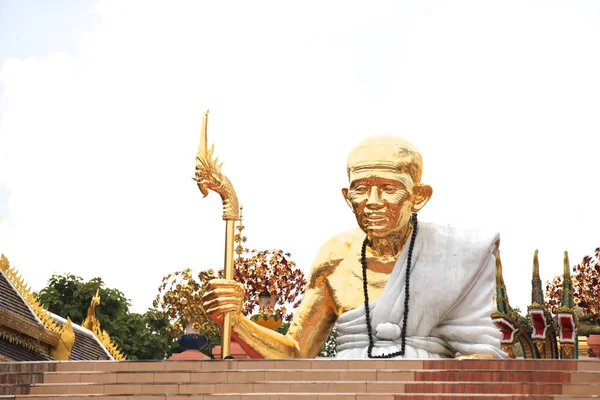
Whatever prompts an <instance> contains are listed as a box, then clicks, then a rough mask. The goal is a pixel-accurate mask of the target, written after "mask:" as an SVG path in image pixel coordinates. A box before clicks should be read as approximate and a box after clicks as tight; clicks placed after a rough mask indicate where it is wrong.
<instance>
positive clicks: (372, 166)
mask: <svg viewBox="0 0 600 400" xmlns="http://www.w3.org/2000/svg"><path fill="white" fill-rule="evenodd" d="M422 169H423V160H422V158H421V153H419V151H418V150H417V149H416V147H415V146H413V145H412V144H410V143H409V142H407V141H406V140H404V139H401V138H399V137H394V136H380V137H373V138H369V139H367V140H365V141H363V142H362V143H361V144H359V145H358V146H357V147H355V148H354V149H353V150H352V151H351V152H350V155H349V156H348V162H347V171H348V179H349V180H350V181H351V182H352V181H353V180H355V179H357V178H360V177H362V176H367V175H369V174H370V173H371V172H373V171H378V172H379V173H382V172H383V173H385V174H386V175H389V177H390V178H392V179H394V178H395V179H399V180H402V179H401V176H402V175H404V174H408V175H409V176H410V178H411V179H412V181H413V183H415V184H416V183H419V182H420V181H421V173H422Z"/></svg>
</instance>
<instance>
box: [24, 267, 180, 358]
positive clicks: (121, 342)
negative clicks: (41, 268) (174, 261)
mask: <svg viewBox="0 0 600 400" xmlns="http://www.w3.org/2000/svg"><path fill="white" fill-rule="evenodd" d="M97 290H99V293H100V299H101V300H100V301H101V303H100V305H99V306H98V307H97V308H96V314H95V315H96V318H97V319H98V320H99V321H100V324H101V327H102V329H103V330H105V331H106V332H108V334H109V335H110V336H111V338H112V339H113V340H114V342H115V343H116V344H117V345H118V346H119V347H120V348H121V350H122V351H123V353H124V354H125V355H126V357H127V358H128V359H130V360H150V359H164V358H166V357H169V356H170V355H171V353H172V352H173V349H176V348H177V347H178V346H177V343H176V342H174V341H173V340H172V339H170V338H169V337H168V336H167V328H168V326H169V320H168V318H166V317H165V316H164V315H163V313H161V312H160V311H157V310H153V309H148V311H146V312H145V313H143V314H138V313H133V312H130V311H129V307H130V306H131V302H130V301H129V299H127V297H125V295H124V294H123V292H121V291H120V290H118V289H112V288H107V287H106V285H105V284H104V281H103V280H102V278H93V279H90V280H89V281H87V282H85V281H84V280H83V278H81V277H79V276H76V275H72V274H62V275H59V274H55V275H52V276H51V277H50V279H49V280H48V284H47V286H46V287H44V288H43V289H42V290H40V291H39V292H38V293H36V295H37V297H38V300H39V301H40V303H41V304H43V305H44V306H45V307H46V308H47V309H48V310H49V311H51V312H53V313H54V314H57V315H60V316H61V317H64V318H66V317H67V316H68V317H70V318H71V320H72V321H73V322H75V323H77V324H81V323H82V322H83V320H84V319H85V317H86V316H87V310H88V308H89V306H90V301H91V299H92V296H93V295H94V294H95V293H96V291H97Z"/></svg>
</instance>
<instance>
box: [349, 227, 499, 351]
mask: <svg viewBox="0 0 600 400" xmlns="http://www.w3.org/2000/svg"><path fill="white" fill-rule="evenodd" d="M498 241H499V236H498V234H484V233H482V232H481V231H477V230H462V229H457V228H454V227H451V226H439V225H435V224H431V223H419V230H418V234H417V239H416V241H415V246H414V249H413V254H412V263H411V264H412V265H411V271H410V282H409V284H410V288H409V313H408V323H407V328H406V350H405V355H404V356H403V357H402V356H400V357H397V358H449V357H454V356H456V355H468V354H474V353H481V352H484V353H490V354H492V355H494V356H495V357H498V358H505V357H507V355H506V353H505V352H504V351H502V350H501V349H500V332H499V331H498V329H497V328H496V327H495V326H494V325H493V324H492V320H491V318H490V313H491V312H492V307H493V300H494V299H493V296H494V293H495V256H494V254H495V253H496V249H497V246H498ZM407 255H408V246H405V248H404V249H403V250H402V252H401V254H400V256H399V257H398V260H397V262H396V264H395V266H394V269H393V271H392V273H391V275H390V278H389V280H388V282H387V284H386V286H385V288H384V290H383V292H382V294H381V297H380V298H379V299H377V300H376V301H373V302H371V303H370V304H369V310H370V315H371V327H372V329H373V339H374V345H375V346H374V348H373V351H372V354H373V355H380V354H389V353H393V352H396V351H399V350H400V349H401V337H400V336H401V335H400V332H401V328H402V319H403V315H404V299H405V296H406V293H405V291H404V288H405V282H406V261H407ZM337 328H338V336H337V358H367V348H368V346H369V339H368V335H367V325H366V318H365V307H364V306H362V307H359V308H356V309H354V310H351V311H348V312H345V313H343V314H342V315H340V316H339V318H338V321H337Z"/></svg>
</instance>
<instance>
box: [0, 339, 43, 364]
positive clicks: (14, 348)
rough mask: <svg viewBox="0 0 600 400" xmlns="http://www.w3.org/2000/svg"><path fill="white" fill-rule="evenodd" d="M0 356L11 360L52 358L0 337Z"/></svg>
mask: <svg viewBox="0 0 600 400" xmlns="http://www.w3.org/2000/svg"><path fill="white" fill-rule="evenodd" d="M0 356H4V357H7V358H8V359H9V360H13V361H49V360H52V358H50V356H48V355H45V354H40V353H38V352H35V351H33V350H30V349H27V348H25V347H22V346H20V345H18V344H17V343H11V342H9V341H8V340H6V339H4V338H2V337H0Z"/></svg>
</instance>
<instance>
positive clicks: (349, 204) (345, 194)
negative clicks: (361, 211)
mask: <svg viewBox="0 0 600 400" xmlns="http://www.w3.org/2000/svg"><path fill="white" fill-rule="evenodd" d="M342 194H343V195H344V199H345V200H346V204H348V206H349V207H350V208H352V203H351V202H350V199H348V188H343V189H342Z"/></svg>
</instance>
